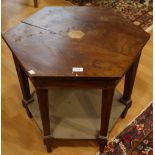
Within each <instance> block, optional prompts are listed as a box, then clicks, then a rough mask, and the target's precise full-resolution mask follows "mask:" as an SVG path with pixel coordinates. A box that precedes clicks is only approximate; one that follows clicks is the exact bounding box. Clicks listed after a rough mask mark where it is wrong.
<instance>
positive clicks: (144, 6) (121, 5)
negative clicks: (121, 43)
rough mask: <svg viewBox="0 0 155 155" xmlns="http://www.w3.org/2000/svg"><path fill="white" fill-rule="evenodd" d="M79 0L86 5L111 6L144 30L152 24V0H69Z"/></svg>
mask: <svg viewBox="0 0 155 155" xmlns="http://www.w3.org/2000/svg"><path fill="white" fill-rule="evenodd" d="M81 1H83V2H84V5H87V6H92V5H93V6H100V7H106V8H112V9H114V10H115V11H117V12H120V13H121V14H122V16H123V17H124V18H127V19H129V20H131V21H132V22H133V23H134V24H135V25H137V26H140V27H141V28H143V29H144V30H147V29H148V28H149V29H150V27H152V25H153V0H71V2H72V3H74V4H77V2H81ZM140 1H144V3H140Z"/></svg>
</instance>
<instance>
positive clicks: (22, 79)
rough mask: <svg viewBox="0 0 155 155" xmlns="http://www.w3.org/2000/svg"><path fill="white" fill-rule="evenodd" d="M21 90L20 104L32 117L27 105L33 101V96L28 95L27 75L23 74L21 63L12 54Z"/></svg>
mask: <svg viewBox="0 0 155 155" xmlns="http://www.w3.org/2000/svg"><path fill="white" fill-rule="evenodd" d="M13 59H14V63H15V67H16V71H17V75H18V79H19V83H20V87H21V91H22V94H23V100H22V104H23V106H24V108H25V109H26V112H27V114H28V116H29V117H30V118H32V114H31V112H30V111H29V109H28V107H27V105H28V104H29V103H31V102H32V101H33V98H32V97H31V95H30V88H29V82H28V77H27V75H26V74H25V72H24V70H23V69H22V67H21V65H20V64H19V63H18V60H17V59H16V58H15V57H14V56H13Z"/></svg>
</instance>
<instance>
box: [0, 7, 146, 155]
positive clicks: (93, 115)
mask: <svg viewBox="0 0 155 155" xmlns="http://www.w3.org/2000/svg"><path fill="white" fill-rule="evenodd" d="M2 36H3V39H4V40H5V42H6V43H7V45H8V46H9V48H10V50H11V51H12V55H13V58H14V63H15V66H16V70H17V74H18V78H19V82H20V86H21V90H22V94H23V100H22V103H23V106H24V107H25V109H26V111H27V113H28V116H29V117H32V116H33V117H34V119H35V120H36V122H37V124H38V125H39V127H40V128H41V130H42V132H43V138H44V144H45V145H46V147H47V151H48V152H50V151H51V144H52V139H53V138H72V139H79V138H80V139H97V140H98V142H99V147H100V154H102V153H103V151H104V147H105V145H106V144H107V140H108V130H110V129H111V128H112V126H113V124H115V122H116V120H117V116H118V117H119V116H120V115H121V117H122V118H124V117H125V115H126V113H127V111H128V109H129V108H130V106H131V104H132V100H131V94H132V89H133V85H134V80H135V75H136V70H137V67H138V63H139V58H140V55H141V51H142V49H143V47H144V45H145V44H146V42H147V41H148V39H149V34H147V33H146V32H144V31H143V30H142V29H141V28H139V27H137V26H135V25H133V24H132V22H130V21H128V20H126V19H124V18H122V16H121V15H120V14H118V13H116V12H114V11H112V10H110V9H103V8H98V7H45V8H43V9H42V10H40V11H38V12H37V13H35V14H33V15H32V16H30V17H28V18H27V19H25V20H23V21H22V22H21V23H20V24H18V25H17V26H16V27H14V28H12V29H11V30H10V31H8V32H6V33H5V34H3V35H2ZM124 75H125V82H124V92H123V94H122V95H121V94H120V93H119V92H118V91H117V90H116V89H115V88H116V86H117V84H118V82H119V81H120V80H121V78H122V77H123V76H124ZM28 78H29V79H30V80H31V81H32V83H33V85H34V87H35V92H34V93H33V94H30V90H29V83H28ZM114 94H115V95H114ZM112 107H114V108H112ZM111 110H112V114H111ZM122 111H123V112H122ZM39 112H40V113H39ZM113 114H114V116H113ZM116 115H117V116H116ZM111 119H112V120H111ZM109 121H110V125H109Z"/></svg>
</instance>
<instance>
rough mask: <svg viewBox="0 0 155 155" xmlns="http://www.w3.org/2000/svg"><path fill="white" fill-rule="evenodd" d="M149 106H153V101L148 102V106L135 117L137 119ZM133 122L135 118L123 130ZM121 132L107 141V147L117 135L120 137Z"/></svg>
mask: <svg viewBox="0 0 155 155" xmlns="http://www.w3.org/2000/svg"><path fill="white" fill-rule="evenodd" d="M151 104H153V100H152V101H150V102H149V104H148V106H147V107H145V108H144V109H143V110H141V112H140V113H139V115H137V117H139V116H140V115H141V114H142V113H143V112H144V111H145V110H146V109H147V108H148V107H149V106H150V105H151ZM137 117H136V118H137ZM134 120H135V118H134V119H132V120H131V121H130V122H129V123H128V124H127V125H126V127H125V128H124V129H123V130H125V129H126V128H127V127H128V126H129V125H130V124H132V122H133V121H134ZM123 130H121V131H120V132H119V133H118V134H117V135H116V136H114V137H113V138H111V139H110V140H109V141H108V143H107V145H108V144H109V143H110V142H112V141H114V139H115V138H116V137H117V136H118V135H120V133H121V132H122V131H123Z"/></svg>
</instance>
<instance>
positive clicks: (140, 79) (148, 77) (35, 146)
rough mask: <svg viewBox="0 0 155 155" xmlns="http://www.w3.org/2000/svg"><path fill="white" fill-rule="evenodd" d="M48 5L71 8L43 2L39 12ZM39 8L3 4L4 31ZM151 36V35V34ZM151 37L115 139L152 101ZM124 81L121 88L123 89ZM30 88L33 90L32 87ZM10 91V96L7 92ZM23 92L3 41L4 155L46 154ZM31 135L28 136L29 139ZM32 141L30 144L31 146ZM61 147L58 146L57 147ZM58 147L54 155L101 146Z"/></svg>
mask: <svg viewBox="0 0 155 155" xmlns="http://www.w3.org/2000/svg"><path fill="white" fill-rule="evenodd" d="M47 5H62V6H64V5H68V3H67V2H64V1H62V0H57V1H55V0H52V1H49V0H46V1H41V2H40V5H39V9H40V8H42V7H43V6H47ZM36 10H37V9H34V8H33V2H31V1H27V0H22V1H21V0H18V1H16V2H14V3H12V1H10V0H6V1H2V14H3V16H2V31H3V32H4V31H6V30H8V29H9V28H11V27H13V26H15V25H16V24H17V23H19V21H21V20H22V19H24V18H25V17H28V16H29V15H31V14H32V13H34V12H36ZM150 34H151V36H152V32H150ZM152 47H153V45H152V37H151V39H150V40H149V42H148V43H147V45H146V46H145V48H144V50H143V53H142V56H141V61H140V65H139V67H138V74H137V77H136V82H135V87H134V90H133V101H134V103H133V105H132V107H131V109H130V110H129V112H128V115H127V116H126V118H125V119H124V120H122V119H120V121H119V122H118V123H117V125H116V126H115V128H114V129H113V131H112V132H111V135H110V137H114V136H116V135H117V134H118V133H119V132H120V131H121V130H122V129H123V128H124V127H126V126H127V124H128V123H129V122H130V121H131V120H133V119H134V118H135V117H136V116H137V115H138V114H139V113H140V112H141V111H142V110H143V109H144V108H145V107H146V106H147V105H148V104H149V103H150V101H151V100H152ZM122 87H123V81H121V82H120V85H119V87H118V88H119V89H120V90H122ZM31 89H33V87H32V85H31ZM8 92H9V93H8ZM20 102H21V92H20V88H19V83H18V81H17V76H16V72H15V67H14V64H13V59H12V56H11V53H10V51H9V49H8V47H7V46H6V44H5V43H4V41H3V40H2V154H4V155H21V154H23V155H27V154H29V155H34V154H38V155H45V154H47V153H46V150H45V148H44V146H43V144H42V140H41V139H42V138H41V135H40V131H39V130H38V128H37V127H36V126H35V123H34V122H32V121H31V120H29V119H28V118H27V115H26V113H25V111H24V109H23V107H22V105H21V104H20ZM28 135H29V136H28ZM30 142H31V143H30ZM58 146H59V147H58ZM54 147H57V149H55V151H54V152H53V153H52V154H53V155H60V154H64V155H68V154H70V155H75V152H76V154H77V155H85V154H89V155H94V154H95V153H96V152H97V150H98V147H97V145H96V143H95V142H93V141H67V143H66V141H61V142H60V141H55V142H54Z"/></svg>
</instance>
